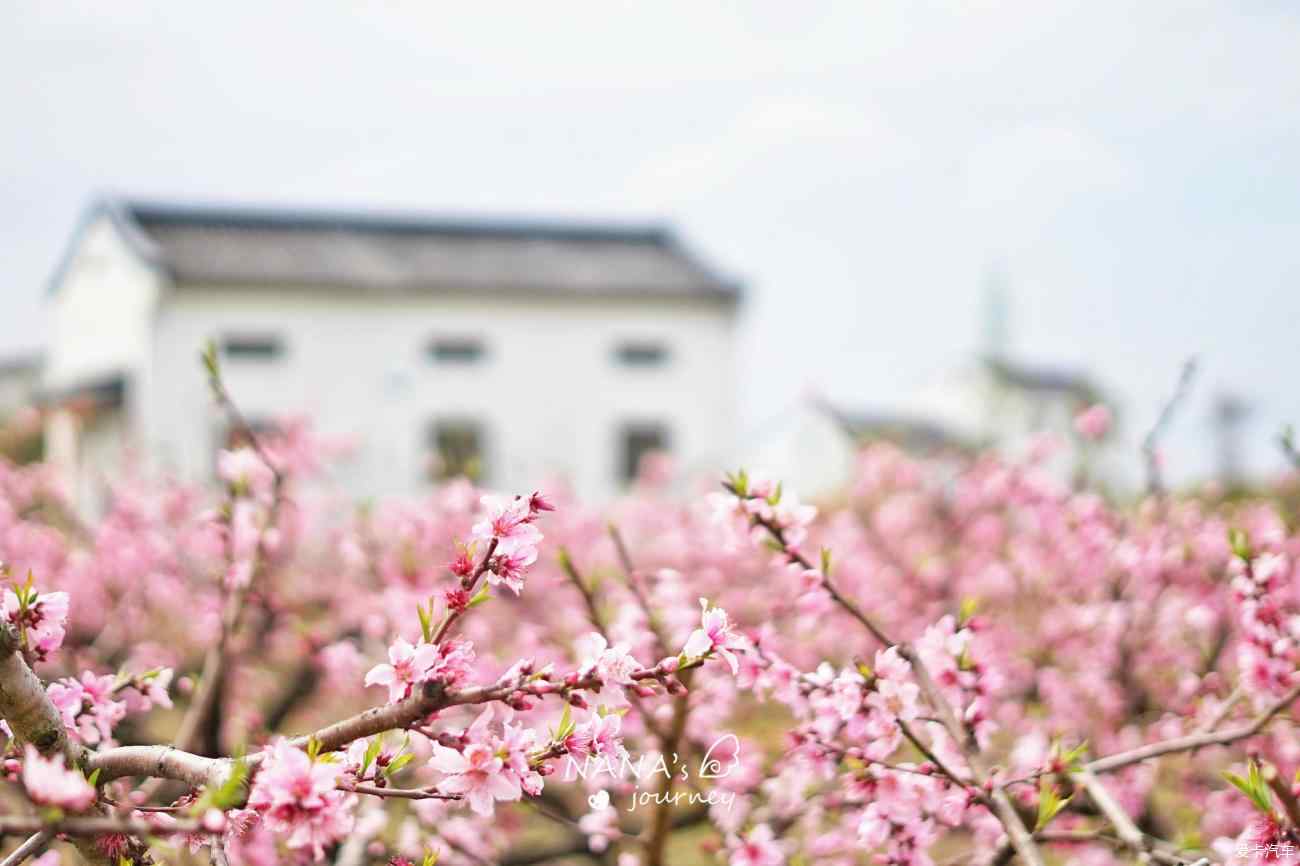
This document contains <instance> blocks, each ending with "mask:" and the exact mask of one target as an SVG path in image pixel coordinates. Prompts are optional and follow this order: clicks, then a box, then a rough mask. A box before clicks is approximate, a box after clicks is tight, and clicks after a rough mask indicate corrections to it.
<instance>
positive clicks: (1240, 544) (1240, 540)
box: [1228, 527, 1251, 560]
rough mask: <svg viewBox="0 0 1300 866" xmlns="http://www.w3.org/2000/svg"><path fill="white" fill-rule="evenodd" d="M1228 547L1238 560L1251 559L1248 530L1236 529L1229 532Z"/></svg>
mask: <svg viewBox="0 0 1300 866" xmlns="http://www.w3.org/2000/svg"><path fill="white" fill-rule="evenodd" d="M1228 546H1229V547H1231V548H1232V553H1233V555H1234V556H1236V557H1237V558H1238V559H1247V560H1248V559H1250V555H1251V554H1250V536H1248V535H1247V534H1246V530H1244V529H1238V528H1236V527H1234V528H1232V529H1229V530H1228Z"/></svg>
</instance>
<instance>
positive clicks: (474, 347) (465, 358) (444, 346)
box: [429, 337, 486, 364]
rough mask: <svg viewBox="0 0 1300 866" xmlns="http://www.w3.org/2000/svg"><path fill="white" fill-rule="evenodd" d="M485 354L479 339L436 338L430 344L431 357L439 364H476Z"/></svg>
mask: <svg viewBox="0 0 1300 866" xmlns="http://www.w3.org/2000/svg"><path fill="white" fill-rule="evenodd" d="M485 354H486V352H485V350H484V348H483V341H482V340H480V339H479V338H478V337H435V338H434V339H433V340H432V341H431V342H430V343H429V356H430V357H431V358H433V360H435V361H437V362H438V363H439V364H474V363H477V362H478V361H481V360H483V356H484V355H485Z"/></svg>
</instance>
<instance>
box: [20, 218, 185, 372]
mask: <svg viewBox="0 0 1300 866" xmlns="http://www.w3.org/2000/svg"><path fill="white" fill-rule="evenodd" d="M159 286H160V280H159V277H158V274H157V273H156V272H155V271H154V270H153V269H152V268H150V267H149V266H148V265H147V264H146V263H144V262H142V261H141V260H140V258H139V257H138V256H137V255H136V254H135V253H134V252H133V251H132V250H131V249H130V248H129V247H128V246H127V245H126V242H125V241H124V240H123V239H122V236H121V235H120V234H119V233H118V231H117V229H116V227H115V226H114V224H113V222H112V220H110V219H109V218H108V217H101V218H99V219H97V220H95V221H94V222H93V223H91V224H90V225H89V226H87V227H86V230H85V232H84V233H83V234H82V236H81V240H80V243H79V244H78V246H77V248H76V249H75V250H74V251H73V254H72V258H71V259H70V261H69V262H68V266H67V268H66V270H65V271H64V273H63V276H62V281H61V283H60V284H59V285H58V286H56V287H55V288H54V296H53V297H52V298H51V315H50V328H51V331H50V344H49V351H48V352H47V354H46V359H45V370H44V382H45V386H46V387H47V388H53V389H61V388H65V387H67V386H70V385H75V384H79V383H82V382H85V381H86V380H88V379H94V378H97V377H100V376H103V375H106V374H109V373H116V372H127V373H139V372H141V371H142V370H143V368H144V367H145V366H146V362H147V360H148V358H149V341H150V337H151V334H152V324H153V314H154V310H155V308H156V306H157V302H158V294H159Z"/></svg>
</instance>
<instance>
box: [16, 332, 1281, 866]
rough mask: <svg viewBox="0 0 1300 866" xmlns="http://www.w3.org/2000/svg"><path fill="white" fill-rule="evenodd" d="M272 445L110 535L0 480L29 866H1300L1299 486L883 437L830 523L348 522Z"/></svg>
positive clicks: (385, 506)
mask: <svg viewBox="0 0 1300 866" xmlns="http://www.w3.org/2000/svg"><path fill="white" fill-rule="evenodd" d="M209 374H210V378H211V383H212V386H213V390H214V394H215V397H216V400H217V402H218V404H219V405H220V406H222V407H223V409H224V410H225V411H227V412H228V413H230V416H231V418H232V421H233V422H234V423H236V424H242V423H243V422H242V420H241V418H240V415H239V413H238V410H237V408H236V405H237V399H232V397H231V395H229V394H227V393H226V390H225V388H224V385H223V384H222V380H221V377H220V371H219V370H218V369H217V366H216V364H215V362H214V361H212V360H211V358H209ZM236 397H237V395H236ZM1108 423H1109V418H1108V415H1107V413H1106V412H1105V410H1104V409H1101V408H1095V409H1093V410H1090V411H1089V412H1087V413H1085V414H1084V415H1082V416H1081V417H1080V419H1079V422H1078V431H1079V436H1078V438H1077V440H1075V441H1073V442H1072V443H1059V444H1058V447H1063V448H1065V447H1068V448H1088V447H1090V446H1089V441H1090V440H1092V439H1095V438H1096V437H1097V436H1100V435H1102V434H1103V433H1104V431H1105V428H1106V426H1107V425H1108ZM245 426H246V425H245ZM246 432H247V433H248V437H247V441H248V442H249V445H248V446H247V447H244V448H242V449H240V450H235V451H230V452H226V453H223V454H221V455H220V459H219V475H220V478H221V480H222V482H223V485H222V489H221V490H219V491H210V490H204V489H197V488H192V487H188V486H184V485H180V484H177V483H171V482H168V481H166V480H165V479H162V480H160V479H152V478H143V477H141V478H137V477H123V478H120V479H117V480H116V484H115V486H114V489H113V496H112V499H111V505H110V507H109V509H108V511H107V513H106V514H105V515H104V516H103V518H102V519H100V520H99V521H98V522H96V523H95V524H94V525H88V524H85V523H83V522H81V521H79V520H78V519H77V518H76V517H75V515H74V514H73V512H72V510H71V509H70V508H69V507H68V506H67V504H66V503H65V500H64V498H63V496H62V494H61V493H60V490H59V486H58V483H57V479H56V478H55V477H54V476H53V475H52V471H51V470H50V469H48V468H46V467H42V466H40V465H33V466H26V467H16V466H12V465H8V464H0V559H3V561H4V563H5V565H4V573H5V580H6V587H5V590H4V596H3V598H4V605H3V617H0V715H3V717H4V720H5V723H4V726H3V734H4V756H3V757H4V777H5V781H4V783H3V786H2V787H3V790H0V839H2V840H3V845H0V851H2V852H4V853H3V854H0V857H2V858H3V859H0V863H2V864H5V866H14V864H18V863H22V862H32V863H38V864H41V866H53V864H59V863H64V864H71V863H77V862H82V861H84V862H89V863H107V864H115V866H118V864H141V863H176V864H182V863H197V862H211V863H214V864H249V866H271V864H279V863H296V862H302V863H313V862H317V863H319V862H330V863H335V864H341V866H343V864H346V866H362V864H431V863H433V862H435V861H436V862H438V863H442V864H466V866H474V864H528V863H544V862H575V863H576V862H596V863H609V864H617V866H638V864H640V866H663V864H693V863H719V864H723V863H725V864H732V866H781V864H790V866H796V864H843V866H849V864H862V863H886V864H931V863H954V864H956V863H988V864H1009V863H1023V864H1027V866H1040V864H1049V863H1053V864H1054V863H1074V864H1087V866H1101V864H1107V863H1131V862H1143V863H1160V864H1193V863H1244V862H1288V861H1290V860H1295V859H1297V858H1300V773H1298V770H1300V730H1298V729H1297V727H1296V722H1295V720H1294V718H1293V716H1292V713H1293V711H1294V710H1295V705H1296V702H1297V698H1300V674H1298V673H1297V669H1298V667H1300V534H1298V533H1297V532H1296V530H1295V529H1294V520H1295V518H1296V515H1295V513H1293V512H1292V511H1291V508H1290V505H1289V502H1290V500H1289V499H1288V497H1287V495H1284V494H1286V492H1287V491H1286V489H1284V488H1279V489H1278V491H1272V492H1268V493H1266V494H1261V495H1260V496H1258V497H1256V498H1245V497H1235V498H1231V499H1228V498H1223V497H1218V498H1216V497H1214V496H1211V495H1198V496H1192V495H1176V494H1171V493H1165V492H1156V493H1153V494H1151V495H1148V496H1146V497H1144V498H1142V499H1140V500H1138V501H1134V502H1129V503H1122V504H1121V503H1115V502H1111V501H1108V500H1107V499H1105V498H1103V497H1102V496H1101V495H1099V494H1097V493H1094V492H1091V491H1089V490H1086V489H1075V488H1071V487H1068V486H1065V485H1062V484H1061V483H1060V482H1059V481H1057V480H1055V477H1054V476H1053V475H1052V474H1051V473H1049V472H1047V471H1046V470H1045V469H1044V466H1043V464H1042V462H1041V461H1042V460H1043V459H1044V458H1045V454H1046V452H1047V449H1046V448H1044V449H1040V450H1039V451H1037V452H1036V454H1035V456H1034V457H1033V458H1031V459H1028V460H1026V461H1022V462H1015V463H1012V462H1006V461H1004V460H1001V459H998V458H996V457H993V456H975V457H971V456H945V457H942V458H933V459H927V460H923V459H916V458H913V457H909V456H907V455H905V454H904V453H902V452H900V451H899V450H896V449H895V448H893V447H891V446H887V445H876V446H872V447H869V448H867V449H866V450H864V451H863V452H862V454H861V456H860V458H859V463H858V468H857V473H856V480H855V482H854V483H853V485H852V487H851V489H847V490H845V491H844V493H843V496H842V497H841V498H840V499H839V500H838V501H836V502H827V503H819V506H820V507H817V508H814V507H813V506H811V505H806V504H802V503H801V502H800V501H799V499H798V498H797V496H796V494H795V492H794V491H792V490H789V489H785V488H784V487H783V486H782V484H781V483H780V482H779V481H778V480H776V479H768V478H763V477H760V476H759V475H757V474H750V473H746V472H743V471H741V472H737V473H735V474H732V475H730V476H728V477H727V478H725V479H721V483H720V484H718V483H717V482H718V479H715V480H714V483H713V484H712V485H710V486H711V489H709V490H706V489H701V490H700V492H699V495H697V496H694V497H690V498H687V499H684V500H683V499H682V498H680V497H674V496H670V495H668V493H667V492H666V491H663V490H661V489H659V488H658V487H656V485H655V483H654V482H653V481H652V480H649V479H646V480H643V481H642V482H641V483H640V484H638V485H637V487H636V488H635V489H634V491H633V492H632V494H631V495H629V496H628V497H627V498H625V499H624V500H622V501H620V502H618V503H616V504H615V505H613V506H612V507H610V508H608V509H606V510H604V511H601V512H596V511H592V510H589V509H588V508H586V507H584V506H583V505H582V503H579V502H573V501H570V500H569V498H568V497H567V496H566V495H565V494H564V493H563V490H562V489H557V490H554V491H546V492H535V491H520V492H519V494H518V495H507V496H495V495H492V494H489V493H486V492H484V491H479V490H476V489H474V488H473V487H471V486H470V485H469V484H468V483H467V482H463V481H462V482H454V483H451V484H448V485H446V486H444V487H442V488H440V489H438V490H436V491H434V492H433V493H432V494H430V495H429V496H428V497H427V498H425V499H422V500H419V501H381V502H375V503H371V504H367V505H365V506H364V507H358V506H355V505H351V504H348V503H345V502H341V501H335V500H331V499H330V497H329V496H328V495H326V494H322V493H320V492H319V491H317V492H311V493H309V492H308V486H309V485H308V484H307V482H308V481H309V480H310V478H311V476H312V474H313V473H315V472H316V471H318V469H319V467H320V465H321V462H322V450H323V448H324V443H322V441H321V440H320V439H318V438H317V437H315V436H314V435H313V434H312V432H311V430H310V429H309V428H307V427H305V426H302V425H297V426H293V427H290V428H287V429H285V430H283V431H281V432H279V433H274V434H266V433H261V434H258V433H254V432H253V431H252V430H247V431H246ZM1274 493H1277V494H1278V495H1273V494H1274Z"/></svg>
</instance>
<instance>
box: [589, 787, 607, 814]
mask: <svg viewBox="0 0 1300 866" xmlns="http://www.w3.org/2000/svg"><path fill="white" fill-rule="evenodd" d="M587 805H588V806H590V807H591V811H593V812H600V811H603V810H605V809H608V808H609V791H604V790H601V791H597V792H596V793H594V794H592V795H591V796H590V797H588V798H587Z"/></svg>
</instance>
